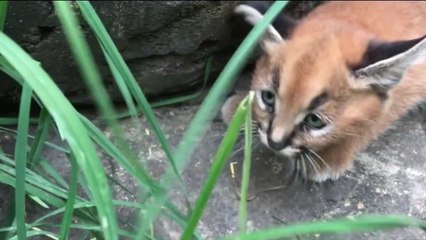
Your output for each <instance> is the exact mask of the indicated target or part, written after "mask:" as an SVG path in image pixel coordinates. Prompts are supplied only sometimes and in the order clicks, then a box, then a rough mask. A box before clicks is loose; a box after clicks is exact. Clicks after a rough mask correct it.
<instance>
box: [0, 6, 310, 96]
mask: <svg viewBox="0 0 426 240" xmlns="http://www.w3.org/2000/svg"><path fill="white" fill-rule="evenodd" d="M91 3H92V5H93V7H94V8H95V10H96V12H97V14H98V15H99V17H100V18H101V20H102V21H103V23H104V25H105V26H106V29H107V31H108V32H109V34H110V35H111V37H112V38H113V40H114V42H115V44H116V46H117V47H118V48H119V50H120V53H121V54H122V56H123V57H124V59H125V61H126V62H127V64H128V65H129V67H130V69H131V71H132V73H133V75H134V76H135V78H136V80H137V82H138V83H139V85H140V86H141V88H142V90H143V91H144V93H145V94H146V95H147V96H148V97H164V96H170V94H175V93H181V92H182V91H187V90H193V89H194V88H195V87H197V86H199V85H200V83H201V82H202V81H203V74H204V67H205V64H206V62H207V61H208V59H209V58H210V57H214V61H213V69H212V70H213V71H212V77H211V80H214V79H215V76H217V74H218V73H219V72H220V70H221V69H222V68H223V66H224V64H225V63H226V61H227V60H228V59H229V57H230V56H231V54H232V53H233V52H234V51H235V49H236V46H237V45H238V44H239V43H240V42H241V40H242V39H243V37H244V36H245V35H246V34H247V33H248V30H249V29H247V27H246V28H244V27H243V28H241V26H240V25H238V24H235V23H234V22H232V21H233V18H232V16H233V8H234V6H235V5H236V4H237V3H238V2H237V1H234V2H232V1H230V2H228V1H217V2H215V1H161V2H154V1H135V2H121V1H114V2H108V1H92V2H91ZM311 5H312V6H314V5H315V4H312V2H310V1H307V2H301V3H298V2H291V3H290V4H289V5H288V7H289V8H288V9H290V10H291V11H293V10H294V13H295V15H301V14H300V12H306V11H307V10H306V9H310V8H311V7H312V6H311ZM303 6H304V7H303ZM80 20H81V21H80V23H81V24H82V27H83V31H84V33H85V34H86V37H87V40H88V42H89V44H90V47H91V50H92V53H93V54H94V56H95V59H96V61H97V64H98V67H99V69H100V73H101V76H102V79H103V80H104V82H105V85H106V87H107V89H108V91H109V93H110V95H111V97H112V99H113V100H114V101H119V100H121V96H120V93H119V91H118V89H117V88H116V86H115V83H114V82H113V78H112V76H111V73H110V71H109V69H108V66H107V63H106V61H105V59H104V57H103V54H102V51H101V49H100V47H99V46H98V45H99V44H98V43H97V41H96V39H95V37H94V36H93V34H92V32H91V30H90V28H89V27H88V26H87V24H86V23H85V22H84V19H83V18H80ZM234 20H235V19H234ZM5 33H6V34H8V35H9V36H10V37H12V38H13V40H15V41H16V42H17V43H18V44H20V46H22V47H23V48H24V49H25V50H26V51H27V52H28V53H30V54H31V55H32V56H33V57H34V58H35V59H36V60H38V61H40V62H41V64H42V66H43V67H44V69H45V70H46V71H47V72H48V73H49V74H50V75H51V77H52V78H53V79H54V81H55V82H56V83H57V84H58V86H59V87H60V88H61V89H62V90H63V91H64V93H65V95H66V96H67V97H68V98H69V99H70V101H71V102H73V103H75V104H88V103H90V101H91V100H90V96H89V94H87V92H86V90H85V89H86V87H85V85H84V82H83V80H82V79H81V77H80V74H79V71H78V69H77V68H76V66H75V63H74V59H73V57H72V56H71V52H70V50H69V47H68V43H67V41H66V40H65V38H64V35H63V32H62V27H61V25H60V23H59V20H58V18H57V16H56V15H55V9H54V6H53V4H52V3H51V2H46V1H37V2H34V1H23V2H21V1H19V2H18V1H12V2H10V3H9V7H8V13H7V19H6V26H5ZM1 77H2V78H4V75H2V76H1ZM3 82H6V81H3ZM19 97H20V95H19V86H18V85H17V84H15V83H14V81H12V80H10V79H8V81H7V82H6V83H4V84H3V86H2V89H0V102H4V101H7V102H10V101H12V102H14V101H18V100H19Z"/></svg>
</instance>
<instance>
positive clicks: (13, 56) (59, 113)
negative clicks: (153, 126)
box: [0, 32, 117, 239]
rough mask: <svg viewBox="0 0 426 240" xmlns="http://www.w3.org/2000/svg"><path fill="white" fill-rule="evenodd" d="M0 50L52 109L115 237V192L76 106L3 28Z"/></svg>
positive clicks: (107, 230)
mask: <svg viewBox="0 0 426 240" xmlns="http://www.w3.org/2000/svg"><path fill="white" fill-rule="evenodd" d="M0 54H1V55H2V56H3V57H4V58H6V60H7V61H8V62H9V63H10V64H11V65H12V66H13V67H14V68H15V69H16V70H17V71H18V72H19V74H20V75H21V76H22V78H23V79H25V81H26V83H28V85H30V86H31V88H32V89H33V91H34V92H35V93H36V94H37V96H38V97H39V98H40V100H41V102H42V103H43V105H44V106H45V107H46V109H47V110H48V111H49V113H50V115H51V116H52V118H53V120H54V121H55V123H56V124H57V126H58V129H59V132H60V135H61V137H62V138H63V139H65V140H66V141H67V143H68V144H69V146H70V149H71V151H72V152H73V153H74V154H75V156H76V158H77V162H78V164H79V166H80V168H81V169H82V171H83V172H84V175H85V177H86V178H87V180H88V183H89V186H90V189H91V191H92V192H93V196H94V201H95V202H96V207H97V209H98V213H99V219H100V220H101V223H102V228H103V232H104V234H105V237H106V238H108V239H116V238H117V232H116V229H117V224H116V218H115V212H114V207H113V205H112V201H111V197H112V194H111V192H110V188H109V185H108V182H107V180H106V177H105V174H104V172H103V171H99V169H103V166H102V164H101V162H100V160H99V157H98V155H97V153H96V150H95V148H94V145H93V143H92V142H91V141H90V138H89V136H88V135H87V131H86V129H85V127H84V125H83V124H82V123H81V121H80V119H79V117H78V115H77V113H76V111H75V109H74V108H73V106H72V105H71V104H70V102H69V101H68V100H67V99H66V97H65V96H64V94H63V93H62V92H61V91H60V89H59V88H58V87H57V86H56V84H55V83H54V82H53V80H52V79H51V78H50V76H49V75H48V74H47V73H46V72H45V71H44V70H43V69H42V68H41V67H40V64H39V63H38V62H36V61H34V60H33V59H32V58H31V57H30V56H29V55H28V54H27V53H26V52H25V51H24V50H22V48H20V47H19V46H18V45H17V44H16V43H15V42H14V41H13V40H11V39H10V38H9V37H8V36H7V35H5V34H4V33H2V32H0Z"/></svg>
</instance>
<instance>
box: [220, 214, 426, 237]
mask: <svg viewBox="0 0 426 240" xmlns="http://www.w3.org/2000/svg"><path fill="white" fill-rule="evenodd" d="M403 227H420V228H423V229H425V228H426V222H425V221H420V220H417V219H414V218H411V217H406V216H394V215H364V216H360V217H356V218H353V219H349V218H341V219H333V220H329V221H325V222H302V223H299V224H292V225H286V226H284V227H282V228H273V229H264V230H259V231H257V232H253V233H247V234H242V235H240V236H235V237H227V238H224V239H226V240H231V239H235V240H237V239H238V240H258V239H282V238H285V237H291V236H302V235H306V234H320V233H323V234H324V233H325V234H342V233H349V232H359V231H362V232H366V231H372V230H381V229H382V230H384V229H393V228H403Z"/></svg>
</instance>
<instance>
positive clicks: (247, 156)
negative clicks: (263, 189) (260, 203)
mask: <svg viewBox="0 0 426 240" xmlns="http://www.w3.org/2000/svg"><path fill="white" fill-rule="evenodd" d="M253 98H254V92H252V91H250V93H249V97H248V100H247V109H249V110H247V111H246V121H245V127H244V131H245V143H244V163H243V179H242V181H241V200H240V210H239V215H240V216H239V220H240V232H241V233H245V232H246V226H247V192H248V188H249V181H250V167H251V146H252V124H253V123H252V116H251V114H252V111H251V109H252V103H253Z"/></svg>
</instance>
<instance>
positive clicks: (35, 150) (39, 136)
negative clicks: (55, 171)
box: [28, 108, 51, 167]
mask: <svg viewBox="0 0 426 240" xmlns="http://www.w3.org/2000/svg"><path fill="white" fill-rule="evenodd" d="M50 120H51V118H50V115H49V112H48V111H47V110H46V109H45V108H43V109H42V110H41V112H40V117H39V121H38V122H39V125H38V127H37V133H36V136H35V140H34V142H33V144H32V146H31V150H30V152H29V154H28V163H29V165H30V166H33V167H34V166H36V165H37V164H38V162H39V159H40V154H41V151H42V149H43V146H44V142H45V141H46V136H47V133H48V131H49V125H50V123H51V121H50Z"/></svg>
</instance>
